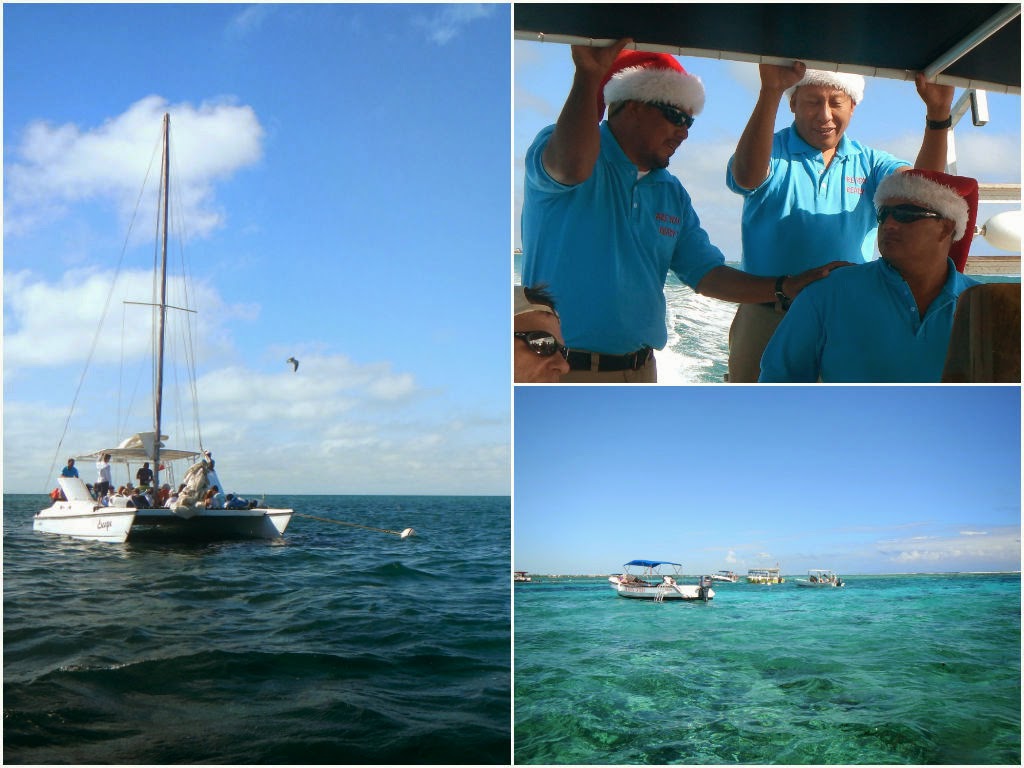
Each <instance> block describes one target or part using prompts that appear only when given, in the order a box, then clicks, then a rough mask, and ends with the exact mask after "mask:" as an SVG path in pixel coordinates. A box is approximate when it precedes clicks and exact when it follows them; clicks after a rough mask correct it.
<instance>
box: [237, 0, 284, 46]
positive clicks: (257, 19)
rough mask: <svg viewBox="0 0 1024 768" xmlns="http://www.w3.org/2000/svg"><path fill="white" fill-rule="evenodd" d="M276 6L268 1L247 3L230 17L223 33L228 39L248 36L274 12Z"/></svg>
mask: <svg viewBox="0 0 1024 768" xmlns="http://www.w3.org/2000/svg"><path fill="white" fill-rule="evenodd" d="M276 8H277V6H274V5H271V4H269V3H257V4H255V5H247V6H244V7H243V8H242V10H240V11H239V12H238V13H236V14H235V15H234V16H232V17H231V19H230V20H229V21H228V24H227V27H226V29H225V34H226V35H227V36H228V38H230V39H240V38H244V37H248V36H249V35H250V34H252V33H254V32H257V31H258V30H259V29H260V27H262V26H263V24H264V23H265V22H266V20H267V19H268V18H270V16H271V15H272V14H273V13H274V11H275V10H276Z"/></svg>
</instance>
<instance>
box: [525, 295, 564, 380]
mask: <svg viewBox="0 0 1024 768" xmlns="http://www.w3.org/2000/svg"><path fill="white" fill-rule="evenodd" d="M512 322H513V326H512V338H513V341H512V345H513V349H514V350H515V351H514V354H513V355H512V368H513V381H515V382H516V383H517V384H523V383H530V384H552V383H556V382H558V381H560V380H561V378H562V374H564V373H567V372H568V370H569V364H568V363H567V362H566V361H565V356H566V352H567V350H566V348H565V344H564V343H563V341H562V326H561V324H560V323H559V321H558V312H556V311H555V301H554V299H553V298H551V295H550V294H549V293H548V292H547V291H546V290H544V289H543V288H526V287H524V286H521V285H517V286H515V287H513V288H512Z"/></svg>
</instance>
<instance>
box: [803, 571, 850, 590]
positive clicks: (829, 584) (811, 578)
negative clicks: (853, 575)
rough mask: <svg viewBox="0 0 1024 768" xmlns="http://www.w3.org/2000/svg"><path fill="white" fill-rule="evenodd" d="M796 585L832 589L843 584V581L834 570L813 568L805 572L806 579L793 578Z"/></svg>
mask: <svg viewBox="0 0 1024 768" xmlns="http://www.w3.org/2000/svg"><path fill="white" fill-rule="evenodd" d="M794 581H795V583H796V585H797V586H798V587H811V588H813V589H823V588H824V589H833V588H835V587H843V586H845V585H846V584H845V582H844V581H843V580H842V579H841V578H840V577H839V575H838V574H837V573H836V572H835V571H828V570H823V569H821V568H814V569H812V570H809V571H808V572H807V578H806V579H795V580H794Z"/></svg>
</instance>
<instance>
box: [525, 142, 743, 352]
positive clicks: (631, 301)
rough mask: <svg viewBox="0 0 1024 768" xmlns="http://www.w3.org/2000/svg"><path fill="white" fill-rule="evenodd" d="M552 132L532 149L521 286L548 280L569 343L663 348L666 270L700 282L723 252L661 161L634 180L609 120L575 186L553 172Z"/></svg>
mask: <svg viewBox="0 0 1024 768" xmlns="http://www.w3.org/2000/svg"><path fill="white" fill-rule="evenodd" d="M553 130H554V126H549V127H547V128H545V129H544V130H542V131H541V132H540V133H539V134H538V135H537V138H536V139H534V142H533V145H532V146H531V147H530V149H529V150H528V151H527V153H526V183H525V185H524V200H523V217H522V232H523V285H530V286H536V285H540V284H546V285H547V286H548V289H549V290H550V292H551V295H552V296H553V297H554V299H555V302H556V304H557V306H558V313H559V315H560V316H561V321H562V334H563V335H564V337H565V343H566V345H568V346H569V347H571V348H574V349H584V350H589V351H591V352H602V353H606V354H615V355H622V354H627V353H629V352H634V351H636V350H638V349H640V348H641V347H645V346H647V347H653V348H655V349H660V348H662V347H664V346H665V343H666V342H667V340H668V334H667V332H666V329H665V278H666V277H667V276H668V271H669V269H671V270H672V271H673V272H675V273H676V275H678V276H679V279H680V280H682V281H683V282H684V283H686V284H687V285H689V286H690V287H691V288H696V287H697V285H698V284H699V283H700V281H701V280H702V279H703V278H704V276H705V275H706V274H707V273H708V272H709V271H710V270H712V269H714V268H715V267H718V266H721V265H722V264H723V263H724V262H725V258H724V257H723V256H722V252H721V251H719V250H718V248H716V247H715V246H713V245H712V244H711V242H710V240H709V238H708V235H707V233H706V232H705V231H704V230H703V229H701V226H700V220H699V219H698V218H697V214H696V213H695V212H694V210H693V205H692V204H691V202H690V196H689V195H688V194H687V193H686V190H685V189H683V185H682V184H681V183H680V182H679V180H678V179H677V178H675V177H674V176H673V175H672V174H671V173H669V172H668V171H667V170H665V169H656V170H652V171H651V172H649V173H647V174H645V175H644V176H643V177H642V178H637V168H636V166H635V165H634V164H633V163H632V162H631V161H630V160H629V158H628V157H626V155H625V153H624V152H623V151H622V148H621V147H620V146H619V143H618V142H617V141H616V140H615V137H614V136H613V135H612V132H611V130H610V129H609V127H608V123H607V122H604V123H602V124H601V127H600V130H601V152H600V155H599V157H598V160H597V163H596V164H595V166H594V171H593V173H592V174H591V175H590V178H588V179H587V180H586V181H584V182H582V183H581V184H577V185H574V186H566V185H565V184H560V183H559V182H557V181H555V180H554V179H552V178H551V176H550V175H548V173H547V171H546V170H545V169H544V164H543V161H542V159H541V158H542V155H543V153H544V147H545V146H546V145H547V142H548V139H549V138H550V136H551V132H552V131H553Z"/></svg>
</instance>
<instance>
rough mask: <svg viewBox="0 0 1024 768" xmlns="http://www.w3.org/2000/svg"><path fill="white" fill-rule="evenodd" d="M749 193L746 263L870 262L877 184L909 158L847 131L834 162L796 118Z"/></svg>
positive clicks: (774, 270)
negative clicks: (806, 137)
mask: <svg viewBox="0 0 1024 768" xmlns="http://www.w3.org/2000/svg"><path fill="white" fill-rule="evenodd" d="M734 159H735V155H734V156H733V157H731V158H729V165H728V167H727V169H726V173H725V181H726V184H727V185H728V186H729V189H731V190H732V191H733V192H736V193H738V194H740V195H743V219H742V233H741V234H742V241H743V271H744V272H749V273H751V274H754V275H758V276H761V277H770V276H772V275H796V274H799V273H800V272H803V271H805V270H808V269H812V268H814V267H819V266H821V265H822V264H825V263H827V262H829V261H833V260H836V259H839V260H844V261H852V262H854V263H856V264H863V263H864V262H867V261H871V260H872V258H873V257H874V250H875V233H876V231H877V229H878V223H877V221H876V220H875V204H874V197H875V190H877V189H878V185H879V183H881V181H882V179H884V178H885V177H886V176H888V175H889V174H891V173H894V172H895V171H896V169H897V168H901V167H903V166H909V165H910V163H908V162H906V161H904V160H898V159H896V158H895V157H893V156H892V155H890V154H889V153H888V152H881V151H879V150H876V149H872V148H871V147H866V146H864V145H863V144H861V143H860V142H857V141H854V140H852V139H850V138H849V137H847V136H846V134H843V137H842V138H841V139H840V140H839V145H838V146H837V147H836V154H835V157H834V158H833V159H832V163H831V164H830V165H829V167H828V168H826V167H825V160H824V158H823V157H822V154H821V150H820V149H816V148H814V147H812V146H811V145H810V144H808V143H807V142H806V141H804V140H803V139H801V138H800V135H799V134H798V133H797V132H796V126H795V124H794V125H792V126H790V127H789V128H784V129H783V130H781V131H779V132H778V133H776V134H775V137H774V140H773V142H772V156H771V162H770V163H769V166H768V178H767V179H765V180H764V182H762V183H761V185H760V186H759V187H757V188H756V189H752V190H745V189H743V188H742V187H740V186H739V185H737V184H736V180H735V179H734V178H733V175H732V163H733V160H734Z"/></svg>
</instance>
